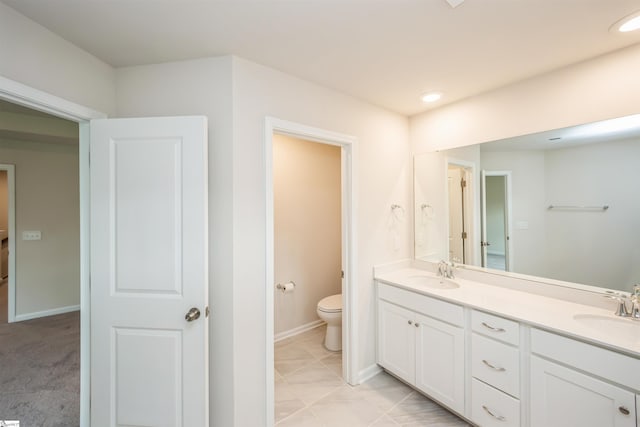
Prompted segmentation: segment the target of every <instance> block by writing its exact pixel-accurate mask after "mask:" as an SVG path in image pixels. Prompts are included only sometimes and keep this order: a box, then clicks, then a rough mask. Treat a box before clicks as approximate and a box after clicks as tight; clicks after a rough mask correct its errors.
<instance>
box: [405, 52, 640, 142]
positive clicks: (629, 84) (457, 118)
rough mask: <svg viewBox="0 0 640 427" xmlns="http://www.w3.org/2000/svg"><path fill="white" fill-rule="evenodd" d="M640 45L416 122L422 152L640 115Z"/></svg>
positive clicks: (413, 128)
mask: <svg viewBox="0 0 640 427" xmlns="http://www.w3.org/2000/svg"><path fill="white" fill-rule="evenodd" d="M638 69H640V45H634V46H631V47H628V48H626V49H622V50H619V51H616V52H613V53H610V54H607V55H603V56H600V57H597V58H595V59H591V60H588V61H585V62H581V63H578V64H575V65H572V66H569V67H565V68H561V69H559V70H556V71H552V72H550V73H546V74H542V75H540V76H536V77H533V78H531V79H528V80H525V81H522V82H519V83H515V84H512V85H509V86H505V87H503V88H500V89H496V90H494V91H491V92H487V93H485V94H481V95H478V96H475V97H471V98H468V99H465V100H462V101H460V102H456V103H453V104H450V105H446V106H443V107H442V108H438V109H435V110H431V111H429V112H426V113H424V114H420V115H416V116H414V117H412V118H411V141H412V146H413V151H414V152H415V153H422V152H426V151H432V150H435V149H444V148H451V147H459V146H464V145H470V144H475V143H478V142H486V141H493V140H498V139H503V138H508V137H512V136H518V135H526V134H529V133H534V132H539V131H543V130H549V129H557V128H562V127H567V126H573V125H577V124H582V123H589V122H593V121H597V120H604V119H610V118H614V117H621V116H627V115H631V114H636V113H638V112H640V111H639V110H640V108H639V107H638V99H640V79H638V78H637V70H638Z"/></svg>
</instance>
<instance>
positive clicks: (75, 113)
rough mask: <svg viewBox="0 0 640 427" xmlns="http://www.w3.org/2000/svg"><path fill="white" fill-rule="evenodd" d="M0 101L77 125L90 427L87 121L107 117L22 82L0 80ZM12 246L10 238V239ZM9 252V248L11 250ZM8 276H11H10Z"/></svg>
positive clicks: (84, 410)
mask: <svg viewBox="0 0 640 427" xmlns="http://www.w3.org/2000/svg"><path fill="white" fill-rule="evenodd" d="M0 100H2V101H7V102H10V103H13V104H16V105H18V106H21V107H26V108H30V109H33V110H35V111H40V112H43V113H47V114H50V115H52V116H55V117H59V118H63V119H67V120H70V121H72V122H75V123H77V124H78V133H79V149H78V150H79V182H80V184H79V194H80V310H81V311H80V402H79V403H80V423H79V424H80V425H81V426H83V427H88V426H90V416H89V415H90V396H89V377H90V374H89V373H90V308H91V306H90V294H89V261H90V260H89V221H88V219H89V185H88V184H89V121H90V120H92V119H97V118H105V117H106V115H105V114H103V113H100V112H98V111H95V110H92V109H89V108H86V107H84V106H81V105H78V104H75V103H72V102H69V101H67V100H65V99H62V98H59V97H57V96H53V95H50V94H48V93H45V92H42V91H40V90H37V89H33V88H31V87H29V86H25V85H23V84H21V83H18V82H15V81H12V80H9V79H6V78H0ZM14 240H15V239H14ZM9 244H10V245H11V239H10V240H9ZM10 249H11V248H10ZM10 276H11V275H10Z"/></svg>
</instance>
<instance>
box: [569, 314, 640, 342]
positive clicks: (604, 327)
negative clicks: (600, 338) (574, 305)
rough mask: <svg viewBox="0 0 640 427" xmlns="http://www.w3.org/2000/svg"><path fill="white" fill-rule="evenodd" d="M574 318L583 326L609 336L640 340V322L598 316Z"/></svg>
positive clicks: (590, 315)
mask: <svg viewBox="0 0 640 427" xmlns="http://www.w3.org/2000/svg"><path fill="white" fill-rule="evenodd" d="M573 318H574V319H575V320H576V321H578V322H579V323H581V324H582V325H584V326H586V327H588V328H590V329H593V330H598V331H601V332H603V333H606V334H607V335H614V336H616V337H621V338H630V339H633V338H636V339H638V338H640V321H637V320H632V319H628V318H621V317H613V316H612V317H609V316H600V315H597V314H576V315H574V316H573Z"/></svg>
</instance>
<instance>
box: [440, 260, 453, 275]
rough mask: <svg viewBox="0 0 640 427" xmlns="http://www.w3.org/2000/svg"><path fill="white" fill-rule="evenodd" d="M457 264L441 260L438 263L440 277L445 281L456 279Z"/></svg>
mask: <svg viewBox="0 0 640 427" xmlns="http://www.w3.org/2000/svg"><path fill="white" fill-rule="evenodd" d="M455 268H456V266H455V264H454V263H453V262H447V261H445V260H441V261H440V262H439V263H438V276H439V277H443V278H445V279H455Z"/></svg>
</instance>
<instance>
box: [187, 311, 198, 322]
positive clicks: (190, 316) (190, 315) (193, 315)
mask: <svg viewBox="0 0 640 427" xmlns="http://www.w3.org/2000/svg"><path fill="white" fill-rule="evenodd" d="M199 317H200V310H198V309H197V308H195V307H193V308H192V309H191V310H189V311H187V314H185V316H184V319H185V320H186V321H187V322H193V321H194V320H197V319H198V318H199Z"/></svg>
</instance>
